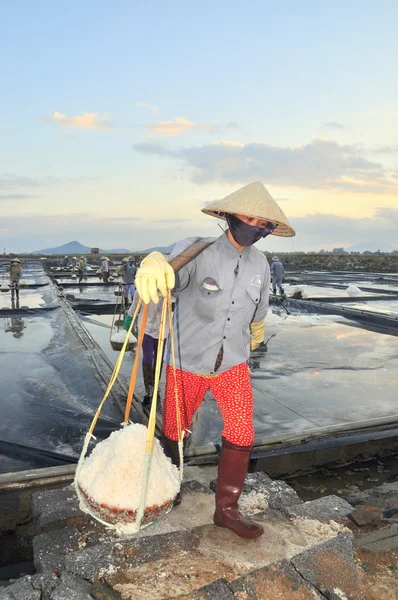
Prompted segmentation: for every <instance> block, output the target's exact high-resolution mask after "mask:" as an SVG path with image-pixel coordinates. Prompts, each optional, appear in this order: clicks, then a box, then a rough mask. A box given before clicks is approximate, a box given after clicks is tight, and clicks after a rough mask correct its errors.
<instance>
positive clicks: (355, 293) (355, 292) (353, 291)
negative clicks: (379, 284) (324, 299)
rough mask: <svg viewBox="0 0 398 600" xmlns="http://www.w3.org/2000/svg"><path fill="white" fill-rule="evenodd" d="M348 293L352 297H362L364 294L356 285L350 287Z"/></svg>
mask: <svg viewBox="0 0 398 600" xmlns="http://www.w3.org/2000/svg"><path fill="white" fill-rule="evenodd" d="M346 292H347V294H348V295H349V296H351V297H354V296H360V295H361V294H362V291H361V290H360V289H359V287H357V286H356V285H349V286H348V288H347V289H346Z"/></svg>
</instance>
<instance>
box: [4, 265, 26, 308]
mask: <svg viewBox="0 0 398 600" xmlns="http://www.w3.org/2000/svg"><path fill="white" fill-rule="evenodd" d="M7 270H8V271H9V273H10V289H11V298H12V299H14V297H16V298H17V300H18V299H19V282H20V281H21V277H22V276H23V275H22V274H23V269H22V266H21V261H20V260H19V258H13V259H12V260H11V264H10V266H9V267H8V269H7Z"/></svg>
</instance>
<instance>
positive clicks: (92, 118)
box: [44, 112, 114, 130]
mask: <svg viewBox="0 0 398 600" xmlns="http://www.w3.org/2000/svg"><path fill="white" fill-rule="evenodd" d="M44 120H45V121H50V122H51V123H55V124H56V125H64V126H66V127H75V128H76V129H105V130H106V129H113V127H114V125H112V123H111V122H110V121H109V114H108V113H105V114H103V115H100V114H98V113H88V112H83V113H82V114H81V115H76V116H74V117H67V116H66V115H63V114H62V113H59V112H55V113H53V114H52V115H51V116H50V117H45V118H44Z"/></svg>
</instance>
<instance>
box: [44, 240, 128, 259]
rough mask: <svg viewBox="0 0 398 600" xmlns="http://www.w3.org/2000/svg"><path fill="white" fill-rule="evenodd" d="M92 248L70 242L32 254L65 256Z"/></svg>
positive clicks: (116, 251)
mask: <svg viewBox="0 0 398 600" xmlns="http://www.w3.org/2000/svg"><path fill="white" fill-rule="evenodd" d="M90 252H91V248H90V247H89V246H83V244H81V243H80V242H76V241H74V242H68V243H67V244H63V245H62V246H56V247H55V248H44V249H43V250H35V251H34V252H32V254H64V255H65V256H73V255H74V254H90ZM131 253H132V252H131V250H127V248H114V249H110V250H109V249H107V250H104V249H102V248H101V249H100V254H131Z"/></svg>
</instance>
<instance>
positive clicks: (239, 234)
mask: <svg viewBox="0 0 398 600" xmlns="http://www.w3.org/2000/svg"><path fill="white" fill-rule="evenodd" d="M225 217H226V219H227V223H228V226H229V229H230V231H231V234H232V237H233V238H234V240H235V242H236V243H237V244H239V246H252V245H253V244H255V243H256V242H258V240H261V238H264V237H267V235H269V234H270V233H272V232H273V231H274V229H276V227H277V225H275V224H274V223H270V222H269V221H268V223H267V225H266V226H265V227H255V226H254V225H248V224H247V223H244V222H243V221H241V220H240V219H238V217H236V216H235V215H230V214H226V215H225Z"/></svg>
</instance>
